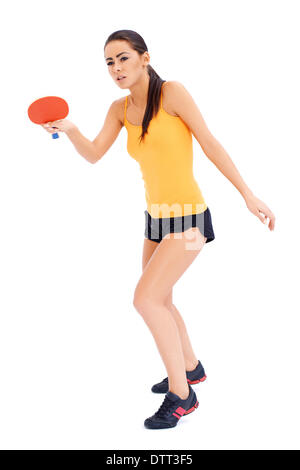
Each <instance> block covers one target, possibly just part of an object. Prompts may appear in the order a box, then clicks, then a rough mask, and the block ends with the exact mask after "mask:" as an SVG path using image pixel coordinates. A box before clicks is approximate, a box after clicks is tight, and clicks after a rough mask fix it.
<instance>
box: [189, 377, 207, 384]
mask: <svg viewBox="0 0 300 470" xmlns="http://www.w3.org/2000/svg"><path fill="white" fill-rule="evenodd" d="M206 379H207V377H206V375H204V377H202V379H199V380H190V379H187V382H188V383H189V384H198V383H199V382H204V380H206Z"/></svg>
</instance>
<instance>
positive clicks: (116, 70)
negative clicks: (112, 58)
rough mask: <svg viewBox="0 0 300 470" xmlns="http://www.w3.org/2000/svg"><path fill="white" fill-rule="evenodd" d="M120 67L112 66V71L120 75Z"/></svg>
mask: <svg viewBox="0 0 300 470" xmlns="http://www.w3.org/2000/svg"><path fill="white" fill-rule="evenodd" d="M120 70H121V67H120V66H119V65H116V66H114V68H113V71H114V72H115V73H116V72H117V73H120Z"/></svg>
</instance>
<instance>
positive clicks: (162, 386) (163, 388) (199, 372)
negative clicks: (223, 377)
mask: <svg viewBox="0 0 300 470" xmlns="http://www.w3.org/2000/svg"><path fill="white" fill-rule="evenodd" d="M186 377H187V383H188V384H191V385H193V384H198V383H199V382H204V380H205V379H206V375H205V370H204V368H203V366H202V364H201V362H200V361H199V360H198V365H197V367H196V368H195V369H194V370H187V371H186ZM151 390H152V392H154V393H167V391H168V390H169V381H168V377H166V378H165V379H163V380H162V381H161V382H159V383H158V384H155V385H153V387H152V388H151Z"/></svg>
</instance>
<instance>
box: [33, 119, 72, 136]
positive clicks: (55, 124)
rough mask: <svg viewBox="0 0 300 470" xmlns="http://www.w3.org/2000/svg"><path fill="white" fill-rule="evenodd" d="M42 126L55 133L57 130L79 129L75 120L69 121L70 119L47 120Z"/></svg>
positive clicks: (66, 131)
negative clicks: (74, 122)
mask: <svg viewBox="0 0 300 470" xmlns="http://www.w3.org/2000/svg"><path fill="white" fill-rule="evenodd" d="M41 126H42V127H43V128H44V129H45V130H46V131H47V132H50V134H55V133H56V132H65V133H66V134H68V132H70V131H72V130H74V129H77V127H76V126H75V124H73V122H71V121H69V120H68V119H58V120H57V121H52V122H46V123H45V124H41Z"/></svg>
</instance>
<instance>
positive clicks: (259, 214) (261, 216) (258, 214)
mask: <svg viewBox="0 0 300 470" xmlns="http://www.w3.org/2000/svg"><path fill="white" fill-rule="evenodd" d="M256 215H257V217H258V218H259V220H260V221H261V222H262V223H264V222H265V217H264V216H263V215H261V213H260V212H259V211H257V214H256Z"/></svg>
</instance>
